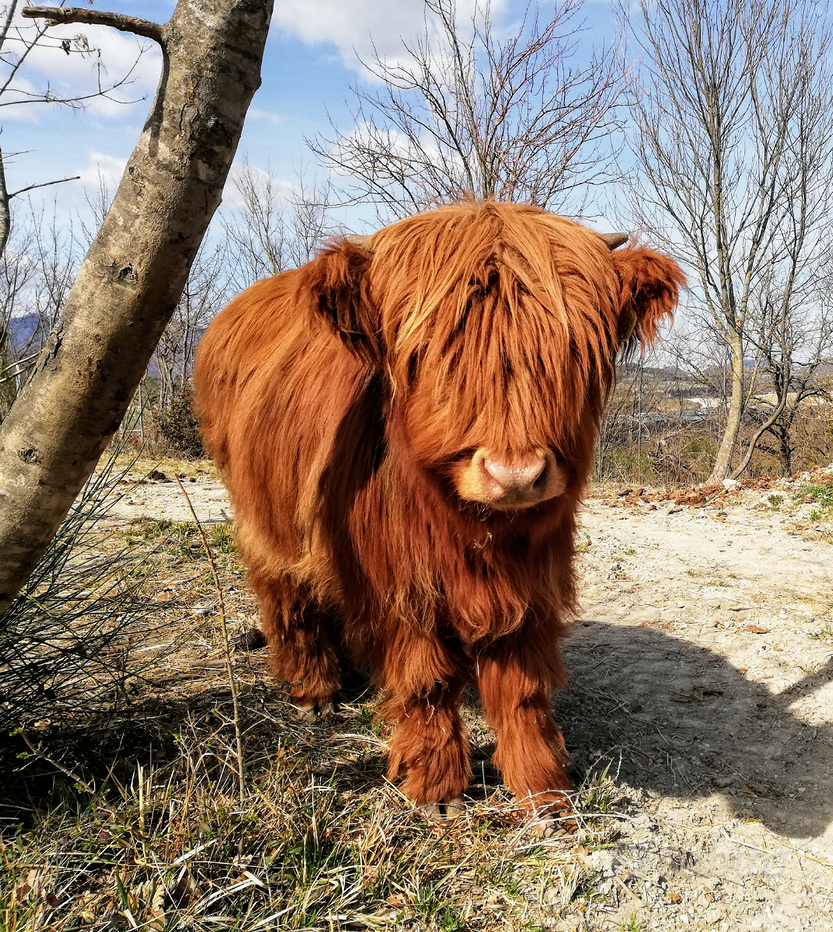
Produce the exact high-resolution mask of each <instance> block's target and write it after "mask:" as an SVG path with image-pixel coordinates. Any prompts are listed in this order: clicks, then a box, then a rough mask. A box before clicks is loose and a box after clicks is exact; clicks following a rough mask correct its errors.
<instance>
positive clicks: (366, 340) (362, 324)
mask: <svg viewBox="0 0 833 932" xmlns="http://www.w3.org/2000/svg"><path fill="white" fill-rule="evenodd" d="M372 260H373V255H372V254H371V253H370V252H369V251H368V250H367V249H364V248H362V247H360V246H357V245H356V244H355V243H354V242H353V238H345V239H339V240H334V241H333V242H331V243H329V244H328V245H327V246H326V247H325V248H324V249H323V250H322V251H321V253H320V254H319V255H318V256H317V258H315V259H314V260H313V261H312V262H309V263H307V265H305V266H303V268H302V269H300V270H299V271H300V272H301V274H302V275H303V276H304V278H303V287H304V289H305V290H307V291H308V293H309V294H310V297H311V299H312V302H313V309H314V311H315V312H316V313H318V314H321V315H322V316H323V317H325V318H326V319H327V320H328V321H329V323H330V324H331V325H332V326H333V327H334V328H335V329H336V330H337V331H338V332H339V333H340V334H341V335H342V336H343V337H344V339H345V340H346V341H347V342H349V343H351V344H355V345H356V346H357V348H359V347H360V345H361V344H364V348H365V349H367V350H370V351H371V353H372V354H375V352H376V351H377V350H378V343H379V321H378V315H377V314H376V312H375V310H374V308H373V306H372V305H371V302H370V299H369V295H368V289H367V269H368V267H369V266H370V263H371V262H372Z"/></svg>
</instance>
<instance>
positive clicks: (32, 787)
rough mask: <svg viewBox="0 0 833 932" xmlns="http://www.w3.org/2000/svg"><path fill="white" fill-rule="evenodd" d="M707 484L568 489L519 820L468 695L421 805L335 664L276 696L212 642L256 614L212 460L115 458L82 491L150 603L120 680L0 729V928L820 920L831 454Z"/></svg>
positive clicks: (258, 656)
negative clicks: (533, 774)
mask: <svg viewBox="0 0 833 932" xmlns="http://www.w3.org/2000/svg"><path fill="white" fill-rule="evenodd" d="M143 465H144V464H143ZM177 478H179V480H180V482H181V485H182V487H184V489H185V492H187V495H188V498H189V499H190V500H191V502H192V503H193V507H194V509H195V511H196V513H197V515H198V516H199V519H200V522H201V526H202V529H203V532H204V534H205V538H206V542H207V544H208V546H209V548H210V550H211V553H212V561H213V567H212V564H211V563H209V560H208V559H207V557H206V552H205V547H204V545H203V542H202V540H201V537H200V534H199V532H198V529H197V527H196V525H195V523H194V520H193V517H192V515H191V512H190V508H189V504H188V501H186V497H185V493H183V491H182V489H181V487H180V483H179V482H177V481H176V479H177ZM730 485H731V486H733V487H732V488H730V489H726V488H724V487H722V486H720V487H716V488H711V489H699V490H686V491H676V492H665V491H658V490H648V489H637V488H630V489H625V488H623V487H616V488H613V487H611V488H606V489H602V490H598V489H597V490H596V491H595V492H594V493H593V494H592V495H591V496H590V497H589V498H588V501H587V504H586V507H585V509H584V512H583V524H582V532H581V535H580V538H579V549H580V551H581V567H582V576H583V587H582V593H583V597H582V615H581V618H580V619H579V620H578V621H577V622H576V625H575V628H574V632H573V636H572V637H571V638H570V639H569V640H568V641H567V642H566V643H565V645H564V648H565V650H564V652H565V657H566V662H567V666H568V669H569V671H570V674H571V685H570V687H569V689H568V690H566V691H564V692H563V693H561V694H559V695H558V696H557V697H556V710H555V714H556V719H557V721H558V722H559V724H560V725H561V727H562V729H563V732H564V735H565V738H566V741H567V745H568V748H569V750H570V753H571V759H572V772H573V777H574V780H575V783H576V785H577V786H578V787H579V789H578V790H577V792H576V797H575V809H576V815H575V824H574V825H572V826H570V829H571V830H570V831H564V832H563V833H560V834H559V835H557V836H556V837H553V838H546V839H541V838H538V837H535V836H534V835H533V834H531V833H530V832H529V831H528V830H527V829H526V828H525V826H524V825H523V824H520V823H519V822H518V819H517V814H516V813H515V811H514V810H513V804H512V800H511V798H509V797H508V796H507V795H506V794H505V792H504V790H503V788H502V786H501V783H500V779H499V775H498V774H496V773H495V771H494V769H493V768H492V766H491V764H490V754H491V752H492V750H493V744H492V740H493V739H492V736H491V735H490V734H489V732H488V731H487V730H486V729H485V727H484V725H483V721H482V716H481V714H480V712H479V709H478V707H477V703H476V698H475V697H474V696H469V697H468V699H467V707H466V711H465V719H466V722H467V724H468V726H469V727H470V729H471V732H472V741H471V745H472V757H473V762H474V769H475V774H476V780H475V782H474V784H473V785H472V786H471V787H470V791H469V798H468V801H467V805H466V809H465V812H464V813H463V815H462V816H461V817H460V818H458V819H456V820H455V821H449V822H444V823H431V822H428V821H426V820H425V819H423V818H422V817H421V815H420V814H419V813H418V812H415V811H414V810H412V809H411V808H410V806H409V804H408V802H407V801H406V800H405V799H403V798H402V796H401V795H400V794H399V793H398V791H397V788H396V786H394V785H391V784H389V783H387V782H386V781H385V779H384V776H383V775H384V762H383V757H382V752H383V747H384V737H385V736H384V734H383V733H382V731H381V729H380V727H379V725H378V724H377V723H376V721H375V718H374V710H375V708H376V702H377V700H376V698H375V697H373V696H371V695H369V694H368V693H367V692H366V690H365V687H364V684H362V683H361V682H360V681H358V680H357V681H356V682H353V683H350V684H348V685H347V687H346V689H345V697H344V701H343V703H342V704H341V706H340V707H339V708H338V709H337V711H336V712H335V713H334V714H333V715H332V716H331V717H329V718H326V719H321V720H318V721H314V722H301V721H299V720H298V719H297V717H296V716H295V714H294V713H293V710H292V708H291V706H290V705H289V703H288V702H287V700H286V698H285V697H284V695H283V693H282V691H281V689H280V688H279V687H278V686H277V685H276V684H274V683H272V682H270V681H269V680H268V678H267V677H266V674H265V668H266V657H265V653H264V652H263V651H256V652H251V653H243V652H239V651H238V652H233V653H231V654H230V655H229V654H228V652H227V651H226V649H225V646H224V645H225V638H224V634H223V624H222V618H221V616H224V617H225V619H226V626H227V631H228V634H229V635H230V636H231V637H232V638H234V636H235V635H238V634H240V633H241V632H243V631H245V630H248V629H249V628H251V627H252V625H253V624H255V623H256V617H255V614H254V611H255V610H254V603H253V599H252V597H251V595H250V594H249V593H248V591H247V590H246V587H245V579H244V574H243V570H242V568H241V566H240V565H239V561H238V560H237V557H236V554H235V550H234V545H233V542H232V538H231V532H230V527H229V524H228V523H227V518H228V517H229V508H228V504H227V501H226V498H225V495H224V492H223V490H222V486H221V485H220V483H219V482H218V481H217V479H216V476H215V475H214V473H213V471H212V469H211V467H210V466H208V465H207V464H204V463H197V464H187V465H186V464H182V463H161V464H147V468H144V469H140V468H139V466H138V465H137V466H136V467H134V469H133V471H132V472H131V473H130V474H128V475H127V476H126V477H125V478H124V479H122V480H121V484H120V485H119V486H117V489H118V491H120V492H121V495H122V497H121V499H120V501H119V502H118V503H117V505H116V506H115V507H114V508H113V509H112V511H111V512H110V514H109V516H108V517H107V518H106V519H105V520H106V526H107V529H108V536H109V538H110V539H111V541H112V544H113V547H114V552H115V551H117V550H120V549H121V548H122V547H123V546H124V545H125V544H129V545H130V546H131V548H132V549H133V550H144V551H145V553H146V558H145V560H144V561H143V562H142V563H141V564H140V565H139V567H138V568H134V569H133V573H134V574H136V573H139V574H143V575H144V587H145V588H144V592H145V597H146V599H147V601H148V604H149V605H150V607H151V608H152V611H151V613H150V614H151V619H152V621H151V622H149V623H148V625H147V629H146V633H145V634H144V635H143V636H142V637H141V638H138V639H136V640H135V642H134V643H133V644H132V654H131V656H132V657H133V660H132V663H133V664H135V671H133V670H131V671H130V673H131V675H130V678H129V679H128V681H127V685H126V688H125V689H124V690H123V691H122V692H121V693H120V694H119V696H105V697H102V699H101V701H100V702H98V703H96V702H91V704H90V707H89V709H88V711H87V714H86V715H85V716H84V717H83V718H82V717H81V716H80V715H79V716H78V717H77V719H76V718H75V717H73V716H64V717H62V718H61V720H57V721H56V720H52V719H50V718H38V719H36V720H32V721H27V722H24V723H23V728H22V733H20V734H17V735H15V736H12V737H11V738H10V739H8V741H7V742H6V744H5V745H4V747H3V758H2V761H0V763H2V766H3V770H4V781H3V789H2V790H0V928H2V929H3V930H4V932H12V930H15V932H17V930H29V929H49V930H51V932H52V930H54V932H64V930H82V929H83V930H87V929H92V930H98V929H101V930H105V929H107V930H109V929H144V930H158V932H162V930H168V929H177V930H179V929H183V930H186V929H188V930H190V929H194V930H203V929H205V930H208V929H212V930H217V929H235V930H256V929H263V930H269V929H272V930H274V929H296V930H300V929H304V930H313V929H315V930H318V929H320V930H334V929H359V930H360V929H387V928H389V929H394V928H404V929H412V930H444V932H451V930H466V929H470V930H498V929H501V930H517V929H558V930H579V929H588V930H590V929H592V930H596V929H598V930H631V932H634V930H638V929H644V930H652V932H656V930H658V932H666V930H679V929H685V930H690V929H714V930H732V932H735V930H740V932H744V930H753V929H784V930H793V929H796V930H804V929H806V930H812V932H824V930H833V920H832V919H831V918H830V917H831V916H833V795H831V793H830V791H829V787H830V783H831V771H833V724H831V722H833V715H832V714H831V713H833V469H831V468H828V469H827V470H818V471H816V472H814V473H808V474H804V475H802V476H796V477H793V478H792V479H788V480H766V481H764V480H757V481H754V482H749V483H738V484H733V483H730ZM215 573H216V579H215ZM217 583H219V586H218V584H217ZM229 666H230V667H231V670H232V672H233V681H234V683H235V685H236V689H235V693H234V694H233V692H232V689H231V687H230V678H229ZM235 707H236V711H235ZM238 739H239V741H238Z"/></svg>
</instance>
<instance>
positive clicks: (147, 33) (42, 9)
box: [21, 6, 167, 48]
mask: <svg viewBox="0 0 833 932" xmlns="http://www.w3.org/2000/svg"><path fill="white" fill-rule="evenodd" d="M21 13H22V15H23V16H25V17H26V18H27V19H41V18H43V19H46V20H47V25H48V26H59V25H61V24H63V23H85V24H86V25H90V26H112V28H113V29H118V30H120V31H121V32H132V33H133V34H134V35H136V36H142V37H143V38H145V39H153V41H154V42H158V43H159V45H161V46H162V48H165V44H166V42H167V30H166V27H165V26H160V25H159V24H158V23H153V22H151V21H150V20H147V19H140V18H139V17H137V16H124V15H123V14H122V13H108V12H107V11H106V10H88V9H81V8H78V7H54V6H26V7H24V8H23V10H22V11H21Z"/></svg>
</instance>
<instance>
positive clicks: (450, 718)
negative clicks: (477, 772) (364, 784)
mask: <svg viewBox="0 0 833 932" xmlns="http://www.w3.org/2000/svg"><path fill="white" fill-rule="evenodd" d="M380 653H381V656H380V657H379V658H378V663H376V664H374V679H375V680H376V682H377V685H380V686H382V687H383V688H384V690H385V692H386V694H387V699H386V702H385V705H384V708H383V714H384V715H385V717H386V718H388V719H389V720H391V721H393V722H394V723H395V728H394V731H393V734H392V735H391V738H390V741H389V742H388V765H389V766H388V778H389V779H391V780H393V779H395V778H396V777H397V776H399V775H404V777H405V780H404V782H403V783H402V791H403V792H404V793H405V794H406V795H407V796H409V797H410V798H411V799H413V800H414V801H415V802H416V803H417V805H420V806H429V805H431V804H447V803H455V802H456V801H457V800H458V799H459V797H460V794H461V793H462V792H463V790H464V789H465V788H466V787H467V786H468V784H469V781H470V780H471V776H472V772H471V765H470V763H469V751H468V735H467V733H466V730H465V729H464V727H463V724H462V722H461V721H460V714H459V711H458V709H457V703H458V700H459V697H460V691H461V690H462V688H463V686H464V685H465V683H466V681H467V680H468V678H469V673H468V670H467V667H468V663H467V662H466V658H465V656H464V655H463V654H462V652H461V651H459V650H455V649H454V647H453V645H451V644H447V643H445V642H444V641H441V640H439V639H438V638H436V637H430V636H423V635H419V634H416V633H414V632H412V631H409V630H407V626H406V625H403V626H402V627H401V628H399V629H398V630H396V631H395V633H394V634H392V635H391V637H390V641H389V642H388V643H386V644H384V645H383V647H382V650H381V652H380ZM444 808H445V807H444V805H443V807H442V808H441V810H440V811H441V812H442V809H444ZM446 814H449V815H450V814H451V813H450V812H449V811H446Z"/></svg>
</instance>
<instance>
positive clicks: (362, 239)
mask: <svg viewBox="0 0 833 932" xmlns="http://www.w3.org/2000/svg"><path fill="white" fill-rule="evenodd" d="M344 238H345V239H346V240H347V242H348V243H352V245H353V246H358V247H359V249H367V250H368V252H369V251H370V248H369V247H368V245H367V244H368V243H369V242H370V237H369V236H360V235H359V234H358V233H353V234H352V235H351V236H345V237H344Z"/></svg>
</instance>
